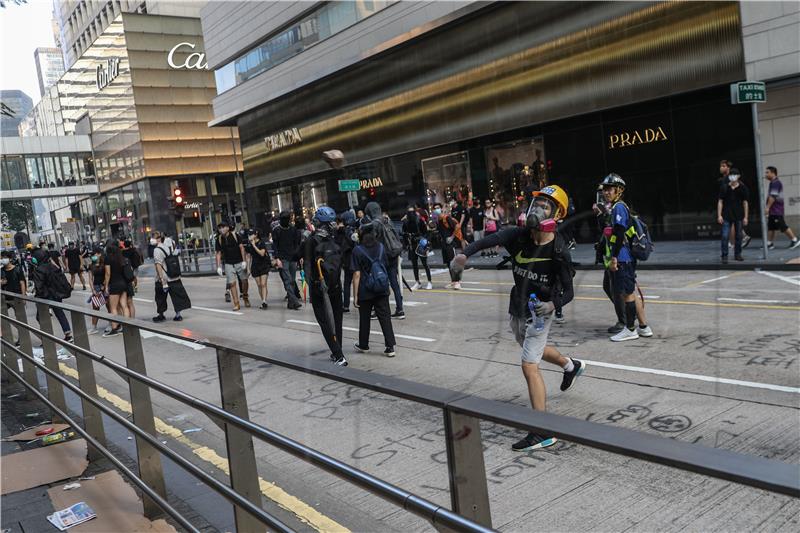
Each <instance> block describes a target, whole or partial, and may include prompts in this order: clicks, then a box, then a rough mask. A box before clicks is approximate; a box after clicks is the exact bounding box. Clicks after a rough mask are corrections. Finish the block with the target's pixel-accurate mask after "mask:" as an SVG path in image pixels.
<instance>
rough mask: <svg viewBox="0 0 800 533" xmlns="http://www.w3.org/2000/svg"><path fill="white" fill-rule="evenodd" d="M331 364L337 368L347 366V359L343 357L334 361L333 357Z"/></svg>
mask: <svg viewBox="0 0 800 533" xmlns="http://www.w3.org/2000/svg"><path fill="white" fill-rule="evenodd" d="M331 363H333V364H334V365H336V366H347V359H345V358H344V356H341V357H340V358H338V359H334V357H333V356H331Z"/></svg>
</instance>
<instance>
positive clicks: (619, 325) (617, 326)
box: [606, 322, 625, 335]
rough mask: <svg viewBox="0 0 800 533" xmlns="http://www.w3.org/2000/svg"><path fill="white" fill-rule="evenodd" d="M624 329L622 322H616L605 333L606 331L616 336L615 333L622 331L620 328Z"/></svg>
mask: <svg viewBox="0 0 800 533" xmlns="http://www.w3.org/2000/svg"><path fill="white" fill-rule="evenodd" d="M624 327H625V324H623V323H622V322H617V323H616V324H614V325H613V326H611V327H610V328H608V329H607V330H606V331H608V332H609V333H611V334H614V335H616V334H617V333H619V332H620V331H622V328H624Z"/></svg>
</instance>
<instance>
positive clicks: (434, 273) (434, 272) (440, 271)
mask: <svg viewBox="0 0 800 533" xmlns="http://www.w3.org/2000/svg"><path fill="white" fill-rule="evenodd" d="M446 272H450V269H448V268H434V269H433V270H431V276H438V275H439V274H444V273H446Z"/></svg>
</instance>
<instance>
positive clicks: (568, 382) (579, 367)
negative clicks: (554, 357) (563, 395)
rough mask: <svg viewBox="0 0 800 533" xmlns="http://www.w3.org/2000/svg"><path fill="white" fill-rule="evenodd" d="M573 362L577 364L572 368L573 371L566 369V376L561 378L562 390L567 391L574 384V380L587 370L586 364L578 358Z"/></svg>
mask: <svg viewBox="0 0 800 533" xmlns="http://www.w3.org/2000/svg"><path fill="white" fill-rule="evenodd" d="M572 364H574V365H575V368H573V369H572V372H567V371H566V370H565V371H564V377H563V378H561V390H562V391H565V390H567V389H568V388H570V387H571V386H572V382H573V381H575V380H576V379H578V376H580V375H581V374H583V371H584V370H586V364H585V363H583V362H581V361H578V360H577V359H573V360H572Z"/></svg>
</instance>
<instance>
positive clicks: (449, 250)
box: [442, 241, 458, 281]
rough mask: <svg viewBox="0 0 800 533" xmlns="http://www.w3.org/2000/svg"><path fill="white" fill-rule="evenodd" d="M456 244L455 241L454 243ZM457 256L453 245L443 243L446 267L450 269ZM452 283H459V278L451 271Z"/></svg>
mask: <svg viewBox="0 0 800 533" xmlns="http://www.w3.org/2000/svg"><path fill="white" fill-rule="evenodd" d="M453 242H455V241H453ZM455 256H456V250H455V247H454V246H453V244H452V243H451V244H447V242H446V241H445V242H443V243H442V262H443V263H444V267H445V268H447V269H449V268H450V261H452V260H453V258H454V257H455ZM450 281H458V276H455V275H454V274H453V271H452V270H450Z"/></svg>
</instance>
